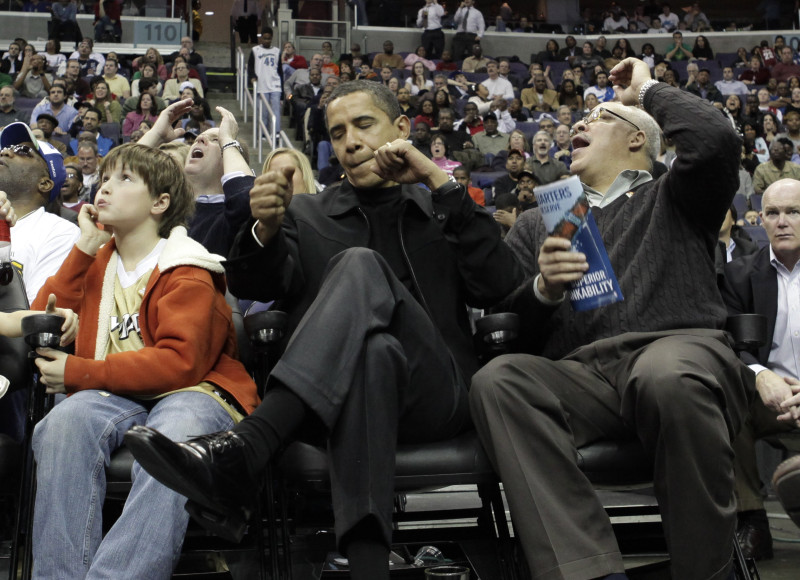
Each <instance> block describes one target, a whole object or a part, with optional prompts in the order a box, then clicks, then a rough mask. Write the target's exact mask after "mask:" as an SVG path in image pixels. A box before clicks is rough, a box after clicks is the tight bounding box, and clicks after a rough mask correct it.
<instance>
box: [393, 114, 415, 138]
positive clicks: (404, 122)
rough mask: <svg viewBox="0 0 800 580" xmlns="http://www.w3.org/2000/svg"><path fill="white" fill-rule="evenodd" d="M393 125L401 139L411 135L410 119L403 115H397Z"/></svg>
mask: <svg viewBox="0 0 800 580" xmlns="http://www.w3.org/2000/svg"><path fill="white" fill-rule="evenodd" d="M394 126H395V127H397V130H398V131H399V132H400V138H401V139H408V136H409V135H411V120H410V119H409V118H408V117H406V116H405V115H400V116H399V117H397V119H395V120H394Z"/></svg>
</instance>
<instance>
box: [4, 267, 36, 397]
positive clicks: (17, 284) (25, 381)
mask: <svg viewBox="0 0 800 580" xmlns="http://www.w3.org/2000/svg"><path fill="white" fill-rule="evenodd" d="M28 308H29V305H28V297H27V295H26V294H25V284H24V283H23V281H22V275H21V274H20V273H19V272H18V271H17V270H16V269H14V279H13V280H12V281H11V283H10V284H9V285H7V286H0V312H17V311H19V310H28ZM30 350H31V349H30V347H29V346H28V345H27V344H26V343H25V340H24V339H23V338H22V337H19V338H9V337H7V336H0V375H3V376H5V377H6V378H7V379H8V380H9V381H10V382H11V386H10V388H9V390H10V391H18V390H20V389H27V388H28V387H30V385H31V366H30V363H29V362H28V353H29V352H30Z"/></svg>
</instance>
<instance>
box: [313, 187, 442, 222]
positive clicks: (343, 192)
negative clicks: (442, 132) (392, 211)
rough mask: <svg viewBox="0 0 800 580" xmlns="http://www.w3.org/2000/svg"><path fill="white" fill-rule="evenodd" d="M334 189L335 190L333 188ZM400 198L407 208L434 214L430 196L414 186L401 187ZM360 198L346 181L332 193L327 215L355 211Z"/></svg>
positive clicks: (334, 215) (333, 215) (328, 202)
mask: <svg viewBox="0 0 800 580" xmlns="http://www.w3.org/2000/svg"><path fill="white" fill-rule="evenodd" d="M332 189H333V188H332ZM400 198H401V199H402V200H403V202H404V205H405V206H406V207H409V206H416V207H417V208H418V209H419V210H420V211H421V212H422V213H423V215H431V214H432V213H433V201H432V200H431V196H430V194H429V193H428V192H427V191H425V190H424V189H422V188H421V187H416V186H414V185H401V187H400ZM359 205H360V204H359V202H358V196H357V195H356V192H355V190H354V189H353V186H352V184H351V183H350V182H349V181H348V180H344V181H343V182H342V183H341V184H340V185H339V188H338V191H337V190H334V191H331V195H330V196H329V197H328V200H327V207H326V208H325V213H326V214H327V215H328V216H330V217H336V216H340V215H344V214H347V213H349V212H351V211H355V210H356V209H358V207H359Z"/></svg>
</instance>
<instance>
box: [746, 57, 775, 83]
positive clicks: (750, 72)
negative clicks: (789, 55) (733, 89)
mask: <svg viewBox="0 0 800 580" xmlns="http://www.w3.org/2000/svg"><path fill="white" fill-rule="evenodd" d="M739 80H740V81H742V82H743V83H744V84H746V85H765V84H767V81H768V80H769V69H766V68H764V67H762V66H761V59H760V58H758V57H757V56H751V57H750V68H749V69H747V70H746V71H744V72H742V74H740V75H739Z"/></svg>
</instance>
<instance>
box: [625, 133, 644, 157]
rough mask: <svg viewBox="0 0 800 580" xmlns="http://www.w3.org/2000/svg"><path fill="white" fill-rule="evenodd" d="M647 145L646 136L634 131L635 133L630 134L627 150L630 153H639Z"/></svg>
mask: <svg viewBox="0 0 800 580" xmlns="http://www.w3.org/2000/svg"><path fill="white" fill-rule="evenodd" d="M646 144H647V136H646V135H645V134H644V131H641V130H640V131H636V132H635V133H632V134H631V138H630V139H628V148H629V149H630V150H631V151H632V152H639V151H641V150H642V149H644V147H645V145H646Z"/></svg>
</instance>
